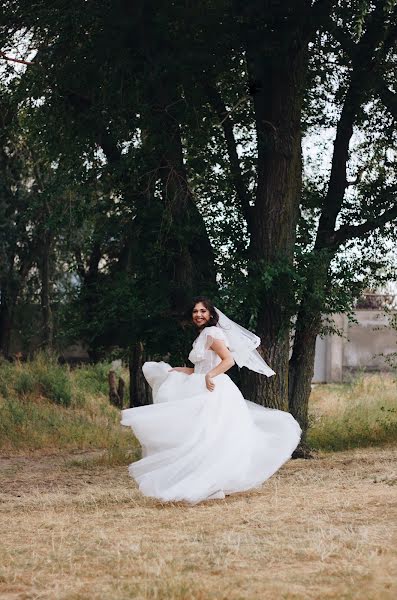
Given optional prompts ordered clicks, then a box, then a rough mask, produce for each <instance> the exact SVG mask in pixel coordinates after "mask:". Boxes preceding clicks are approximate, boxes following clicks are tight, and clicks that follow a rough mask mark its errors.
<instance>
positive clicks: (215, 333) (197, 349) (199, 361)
mask: <svg viewBox="0 0 397 600" xmlns="http://www.w3.org/2000/svg"><path fill="white" fill-rule="evenodd" d="M214 340H222V341H223V342H225V344H226V345H228V344H227V340H226V336H225V334H224V333H223V331H222V329H220V328H219V327H216V326H214V327H204V329H203V330H202V331H201V332H200V335H199V336H198V337H197V338H196V339H195V340H194V342H193V348H192V350H191V351H190V354H189V360H190V362H192V363H193V364H194V372H195V373H200V374H206V373H208V372H209V371H211V370H212V369H213V368H214V367H216V366H217V365H219V363H220V362H222V359H221V358H220V357H219V356H218V354H217V353H216V352H214V351H213V350H211V349H210V346H211V344H212V343H213V341H214Z"/></svg>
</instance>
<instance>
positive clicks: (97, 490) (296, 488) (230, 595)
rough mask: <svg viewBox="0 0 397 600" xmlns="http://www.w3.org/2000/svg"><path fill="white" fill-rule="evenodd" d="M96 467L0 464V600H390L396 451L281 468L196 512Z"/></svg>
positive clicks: (395, 567) (61, 461) (62, 461)
mask: <svg viewBox="0 0 397 600" xmlns="http://www.w3.org/2000/svg"><path fill="white" fill-rule="evenodd" d="M98 458H99V455H98V454H96V453H87V454H84V455H81V454H80V455H67V456H60V455H52V456H38V457H35V458H32V457H31V458H29V457H17V458H16V457H14V458H10V457H8V458H7V457H4V456H3V457H2V458H0V490H1V491H0V526H1V547H0V597H1V598H2V600H6V599H7V600H8V599H10V600H11V599H17V598H18V599H21V600H22V599H23V600H28V599H29V600H30V599H39V598H40V599H51V600H58V599H59V600H60V599H62V600H65V599H67V600H91V599H92V600H97V599H111V600H121V599H131V598H133V599H139V600H185V599H186V600H188V599H189V600H190V599H192V600H210V599H211V600H226V599H230V600H242V599H244V600H245V599H247V600H256V599H261V600H263V599H274V600H279V599H281V600H283V599H286V600H290V599H291V600H292V599H313V600H319V599H321V600H323V599H330V598H335V599H338V600H343V599H346V600H347V599H349V600H350V599H360V600H361V599H363V600H364V599H365V600H375V599H382V600H383V599H385V600H386V599H389V598H390V599H391V598H393V599H394V598H397V466H396V465H397V462H396V458H397V448H387V449H368V450H355V451H350V452H344V453H335V454H320V455H319V456H318V457H317V458H316V459H314V460H309V461H303V460H295V461H290V462H289V463H287V464H286V465H285V466H284V467H283V468H282V469H281V470H280V471H279V472H278V473H277V474H276V475H275V476H273V477H272V478H271V479H270V480H269V481H268V482H267V483H265V484H264V485H263V486H262V487H261V488H260V489H259V490H255V491H252V492H250V493H245V494H240V495H235V496H231V497H227V498H226V499H225V500H215V501H211V502H206V503H202V504H199V505H196V506H187V505H183V504H170V505H164V504H161V503H159V502H156V501H153V500H150V499H147V498H143V497H142V496H141V495H140V494H139V492H138V491H137V489H136V486H135V483H134V482H133V481H132V480H131V479H130V478H129V477H128V473H127V468H126V466H121V467H120V466H116V467H110V466H106V465H101V464H100V461H99V460H98Z"/></svg>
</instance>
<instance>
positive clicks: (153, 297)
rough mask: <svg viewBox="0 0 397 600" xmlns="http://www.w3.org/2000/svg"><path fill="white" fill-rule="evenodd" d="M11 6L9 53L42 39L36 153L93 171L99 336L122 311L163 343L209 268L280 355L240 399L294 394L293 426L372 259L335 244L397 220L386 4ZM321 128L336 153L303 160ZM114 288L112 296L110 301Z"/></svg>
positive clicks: (93, 318) (27, 93)
mask: <svg viewBox="0 0 397 600" xmlns="http://www.w3.org/2000/svg"><path fill="white" fill-rule="evenodd" d="M7 9H8V10H7V18H6V19H5V20H4V21H3V23H4V24H3V27H2V29H1V36H2V39H3V41H4V44H5V50H7V48H6V43H7V42H10V41H11V40H12V36H13V35H16V34H17V32H19V31H23V32H24V34H25V39H26V40H28V41H27V43H28V44H29V45H30V46H31V48H34V49H35V50H36V55H35V57H34V59H33V60H32V62H33V64H32V65H29V66H28V67H27V70H26V72H25V74H24V75H23V77H21V86H20V90H21V97H22V102H27V103H28V104H29V103H30V107H31V113H32V119H33V121H35V122H36V123H38V126H37V131H38V132H40V135H41V136H44V137H46V139H47V140H49V142H48V152H49V156H51V155H52V156H54V157H58V158H59V159H60V160H61V161H62V162H64V161H69V163H70V165H71V167H70V171H71V172H72V173H73V177H75V178H77V179H80V180H81V181H83V180H84V178H85V177H86V175H84V176H82V175H81V173H84V172H85V171H87V165H89V167H90V168H91V171H92V173H94V172H95V176H93V177H92V178H91V181H90V185H91V186H92V190H93V195H94V196H95V194H97V196H96V197H98V198H101V200H100V201H99V203H98V204H97V205H95V204H94V206H95V208H94V212H93V213H92V214H91V216H90V220H89V222H90V223H91V230H90V235H89V236H88V240H89V241H90V243H89V244H88V247H87V245H86V247H85V250H84V253H83V254H80V255H79V253H78V251H77V252H75V256H76V265H75V266H76V268H77V269H78V272H79V274H80V277H81V282H82V290H83V293H82V295H81V298H82V299H84V303H85V306H86V318H85V322H86V324H88V326H89V327H88V328H89V329H91V333H92V335H94V337H95V334H94V333H93V328H95V330H96V331H97V333H99V332H100V331H101V330H103V326H104V323H105V324H106V323H107V324H108V330H109V329H112V328H113V329H114V327H115V324H116V323H117V319H119V320H120V318H121V317H122V319H123V322H125V321H126V320H127V319H128V317H127V315H128V314H131V313H129V312H127V310H126V309H129V308H130V307H133V308H134V310H133V312H132V316H131V322H132V323H133V326H132V327H131V328H130V329H129V328H126V329H125V333H128V335H131V339H133V341H134V344H135V346H134V347H135V348H138V349H141V348H142V342H145V343H146V344H149V345H150V341H153V340H154V337H153V331H155V330H156V328H157V330H161V331H162V332H163V336H162V339H161V340H160V339H159V338H156V339H155V341H154V344H153V347H156V348H158V349H159V350H160V349H161V350H163V349H164V347H165V346H164V344H165V343H166V342H167V341H168V342H169V343H170V341H171V338H170V329H169V328H168V325H169V324H170V322H171V321H170V320H169V318H167V315H168V317H169V316H170V315H173V316H175V317H176V316H178V314H179V313H180V309H181V306H182V305H183V304H184V301H185V299H186V297H187V296H188V295H189V294H191V293H192V292H195V291H196V290H197V291H199V290H200V291H204V290H212V291H213V290H214V289H216V285H215V275H216V274H217V276H218V283H219V286H220V291H219V298H218V299H219V300H220V301H221V302H222V301H223V303H224V305H225V307H226V308H228V309H229V310H231V311H232V312H233V314H234V316H235V317H236V318H238V319H240V320H242V321H244V322H245V324H246V325H250V326H253V327H255V328H256V329H257V331H258V333H259V334H260V336H261V338H262V342H263V346H262V349H263V352H264V354H265V357H266V358H267V359H268V360H269V362H270V364H271V365H272V367H273V368H274V369H275V370H276V371H277V375H276V376H275V377H273V378H271V379H269V380H267V379H265V378H263V377H260V376H257V375H256V374H253V373H246V374H245V375H244V377H243V387H244V391H245V393H246V394H247V397H250V398H251V399H253V400H254V401H256V402H258V403H261V404H266V405H268V406H274V407H278V408H288V407H289V409H290V410H291V411H292V412H293V414H294V415H295V416H296V417H297V418H298V420H299V421H300V423H301V425H302V426H303V428H304V430H305V429H306V427H307V401H308V396H309V392H310V382H311V378H312V373H313V363H314V348H315V340H316V337H317V335H318V334H319V333H321V332H322V331H324V317H326V316H327V315H332V313H333V312H337V311H338V310H346V309H349V308H351V306H352V305H353V302H354V298H355V296H357V295H358V294H359V292H360V285H361V283H360V282H363V281H364V280H365V277H366V276H368V274H376V272H377V269H378V266H379V261H376V260H375V258H376V257H375V255H373V258H374V260H370V256H368V260H360V261H356V262H355V263H354V264H352V263H351V262H350V264H349V268H346V261H345V262H344V260H343V256H344V255H345V256H348V254H347V252H348V251H349V252H351V251H352V245H355V248H358V247H359V245H360V243H361V241H362V240H366V239H367V238H368V236H369V235H372V234H373V233H374V232H376V235H378V236H383V237H384V238H386V237H387V236H392V235H394V231H395V229H393V228H392V227H391V226H390V227H384V226H385V225H386V224H392V225H393V224H395V220H396V208H395V201H394V189H395V165H394V162H393V160H391V159H390V157H389V158H381V159H379V157H380V155H382V153H383V154H385V153H387V152H389V150H388V149H391V148H392V147H393V144H394V142H395V139H394V136H395V128H394V127H393V125H394V121H395V112H396V100H395V97H396V96H395V90H394V89H393V81H394V79H393V73H394V71H395V28H396V9H395V3H394V2H391V1H390V0H389V1H386V0H380V1H379V2H376V3H371V2H360V3H357V2H354V1H352V2H343V3H341V2H338V1H337V0H317V1H314V2H312V1H310V0H299V1H292V0H284V1H283V2H280V1H279V0H277V1H276V0H269V1H266V2H259V1H252V2H249V3H244V2H240V1H238V0H222V1H221V0H219V1H215V2H214V1H208V2H206V3H205V4H204V5H203V4H202V3H200V6H197V7H195V6H193V5H186V3H184V2H173V3H171V4H170V3H168V2H160V3H158V2H138V3H135V4H134V6H133V7H131V6H130V3H127V2H125V1H119V2H115V3H112V5H111V6H110V5H109V4H108V3H106V2H101V1H98V2H96V3H95V4H93V5H90V6H87V3H85V2H81V1H79V0H75V1H74V2H71V3H70V5H68V7H65V5H64V3H58V2H54V3H52V5H51V7H48V5H47V3H45V2H41V1H39V0H37V1H36V2H24V1H22V0H19V1H18V2H17V1H12V0H10V1H9V2H7ZM10 43H11V42H10ZM32 99H33V102H32ZM379 123H382V126H383V129H384V131H380V129H379ZM321 128H322V129H323V130H324V131H327V130H329V129H330V128H331V129H333V130H334V131H335V139H334V141H333V150H332V160H331V165H330V168H329V170H327V169H324V168H322V169H319V170H317V172H315V173H313V172H312V171H313V169H311V170H310V169H309V168H308V165H307V164H306V165H305V164H303V156H302V139H307V137H308V136H309V135H310V134H311V133H312V132H313V131H315V130H319V129H320V130H321ZM54 131H56V132H57V136H54ZM354 133H356V138H357V140H356V139H355V137H354V135H353V134H354ZM349 148H350V151H351V149H354V153H353V155H352V156H351V155H350V154H349ZM88 170H89V169H88ZM354 171H356V174H354ZM78 173H80V175H78ZM349 177H350V178H351V179H349ZM87 181H88V179H87ZM94 181H95V182H96V183H94ZM98 182H99V183H98ZM95 186H96V187H95ZM98 194H99V195H98ZM206 228H207V229H206ZM382 228H383V229H382ZM210 242H211V243H210ZM214 251H215V252H214ZM214 253H215V256H214ZM368 254H369V253H368ZM104 264H105V265H106V266H105V267H104ZM125 276H126V277H125ZM118 286H121V287H118ZM104 289H106V290H107V291H108V292H109V293H106V294H104V293H103V290H104ZM120 290H122V291H123V294H122V297H123V299H129V300H128V301H127V302H126V303H125V304H126V307H125V310H124V311H123V310H122V307H121V306H120V304H118V305H117V304H116V305H117V306H118V308H117V309H116V310H111V311H109V310H107V309H108V308H109V306H110V305H113V307H114V299H115V297H119V296H120V294H119V293H118V291H120ZM112 292H113V295H112ZM137 307H139V309H137ZM155 307H159V309H156V308H155ZM163 309H164V310H163ZM293 322H294V326H293V329H294V331H295V335H294V342H293V350H292V356H291V358H289V351H290V332H291V328H292V324H293ZM142 324H143V326H142ZM87 335H88V334H87ZM116 337H117V336H116ZM118 337H119V340H120V335H119V336H118ZM121 337H122V336H121ZM106 339H107V342H106ZM109 342H110V338H109V337H108V336H107V335H105V337H103V336H102V338H101V339H97V343H96V345H97V346H98V345H101V344H104V345H105V346H106V343H107V344H108V345H109ZM181 350H182V348H181ZM134 352H135V350H133V354H134ZM133 361H134V364H137V365H139V361H140V358H139V356H138V358H137V357H136V352H135V354H134V356H133Z"/></svg>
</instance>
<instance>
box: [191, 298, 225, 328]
mask: <svg viewBox="0 0 397 600" xmlns="http://www.w3.org/2000/svg"><path fill="white" fill-rule="evenodd" d="M199 302H201V303H202V304H204V306H205V308H206V309H207V310H209V312H210V318H209V321H207V323H206V324H205V325H204V327H213V326H214V325H217V323H218V321H219V315H218V313H217V312H216V308H215V306H214V303H213V302H212V300H210V299H209V298H206V297H205V296H196V297H195V298H193V299H192V301H191V303H190V306H189V310H188V311H187V312H186V317H187V318H188V319H189V320H190V322H192V315H193V309H194V307H195V306H196V304H198V303H199Z"/></svg>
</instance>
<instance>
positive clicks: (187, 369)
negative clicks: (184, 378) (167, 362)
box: [168, 367, 194, 375]
mask: <svg viewBox="0 0 397 600" xmlns="http://www.w3.org/2000/svg"><path fill="white" fill-rule="evenodd" d="M168 371H178V373H185V375H191V374H192V373H194V369H192V368H191V367H174V368H173V369H168Z"/></svg>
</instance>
